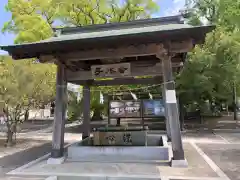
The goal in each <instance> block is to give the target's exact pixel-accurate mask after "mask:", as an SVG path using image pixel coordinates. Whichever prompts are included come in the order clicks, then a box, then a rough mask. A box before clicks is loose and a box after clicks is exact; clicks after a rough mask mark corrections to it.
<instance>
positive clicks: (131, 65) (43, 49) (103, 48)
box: [1, 16, 214, 160]
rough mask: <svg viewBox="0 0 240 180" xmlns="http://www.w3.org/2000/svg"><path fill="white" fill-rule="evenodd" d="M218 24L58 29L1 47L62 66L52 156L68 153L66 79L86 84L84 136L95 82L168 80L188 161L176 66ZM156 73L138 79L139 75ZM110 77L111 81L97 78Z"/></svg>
mask: <svg viewBox="0 0 240 180" xmlns="http://www.w3.org/2000/svg"><path fill="white" fill-rule="evenodd" d="M212 29H214V27H213V26H196V27H195V26H191V25H188V24H184V22H183V19H182V17H181V16H171V17H163V18H156V19H145V20H136V21H131V22H124V23H112V24H103V25H91V26H86V27H70V28H62V29H56V33H55V34H56V36H55V37H52V38H50V39H47V40H43V41H39V42H35V43H27V44H19V45H10V46H2V47H1V49H2V50H5V51H8V53H9V54H10V55H11V56H12V57H13V59H16V60H20V59H26V58H38V59H39V61H40V62H41V63H46V62H53V63H55V64H56V65H57V86H56V106H55V115H54V129H53V139H52V152H51V158H52V159H60V158H61V157H63V156H64V124H65V112H66V107H67V82H71V83H75V84H80V85H83V86H84V90H83V91H84V92H83V98H84V113H83V117H84V120H83V126H84V127H85V128H84V132H83V135H82V136H83V139H84V138H86V137H89V135H90V86H100V85H120V84H159V83H161V82H163V83H164V90H163V97H164V99H165V104H166V105H165V106H166V107H165V108H166V129H167V135H168V138H169V139H171V141H172V151H173V159H174V160H184V159H185V157H184V151H183V145H182V139H181V133H180V126H179V112H178V105H177V100H176V93H175V87H174V81H173V80H174V79H173V70H174V71H175V70H177V69H179V67H182V65H183V62H184V60H185V57H186V54H187V52H189V51H191V49H192V48H193V47H194V45H195V44H199V43H202V42H203V41H204V39H205V36H206V33H208V32H210V31H211V30H212ZM146 75H147V76H150V77H151V78H144V79H139V78H137V79H134V77H136V76H146ZM104 77H105V78H106V77H111V78H113V79H112V80H109V79H108V80H99V79H98V78H104Z"/></svg>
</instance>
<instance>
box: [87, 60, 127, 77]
mask: <svg viewBox="0 0 240 180" xmlns="http://www.w3.org/2000/svg"><path fill="white" fill-rule="evenodd" d="M91 71H92V76H93V78H104V77H124V76H130V74H131V65H130V63H119V64H108V65H95V66H91Z"/></svg>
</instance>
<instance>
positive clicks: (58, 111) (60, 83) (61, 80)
mask: <svg viewBox="0 0 240 180" xmlns="http://www.w3.org/2000/svg"><path fill="white" fill-rule="evenodd" d="M66 107H67V81H66V72H65V67H64V66H63V65H62V64H58V65H57V84H56V99H55V113H54V124H53V137H52V152H51V158H61V157H63V156H64V128H65V114H66Z"/></svg>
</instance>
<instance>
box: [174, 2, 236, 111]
mask: <svg viewBox="0 0 240 180" xmlns="http://www.w3.org/2000/svg"><path fill="white" fill-rule="evenodd" d="M187 6H188V8H189V7H190V8H189V9H188V11H189V12H190V14H191V16H189V17H188V20H189V21H188V22H189V23H193V25H196V24H195V23H196V22H197V21H200V20H201V19H206V20H207V23H210V24H212V23H213V24H216V30H215V31H213V32H212V33H209V34H208V36H207V38H206V40H205V44H204V45H202V46H197V47H196V48H195V49H194V51H193V52H192V53H190V54H189V56H188V61H187V64H186V66H185V68H184V69H183V71H182V73H181V74H180V75H179V76H178V82H177V84H178V89H179V93H180V94H181V96H183V97H184V101H185V104H188V103H192V102H198V104H200V105H201V104H202V102H204V101H206V100H209V101H210V102H212V103H213V104H215V105H218V106H220V104H221V103H222V102H229V101H231V99H232V89H233V88H232V87H233V84H236V86H237V87H239V84H240V82H239V80H238V79H237V77H238V76H239V73H240V71H239V64H240V62H239V60H240V59H239V57H240V56H239V55H240V52H239V49H240V39H239V35H240V34H239V27H240V26H239V22H237V21H236V19H239V18H240V8H237V7H240V2H239V1H233V0H219V1H209V0H192V1H189V2H188V4H187ZM212 103H211V104H212Z"/></svg>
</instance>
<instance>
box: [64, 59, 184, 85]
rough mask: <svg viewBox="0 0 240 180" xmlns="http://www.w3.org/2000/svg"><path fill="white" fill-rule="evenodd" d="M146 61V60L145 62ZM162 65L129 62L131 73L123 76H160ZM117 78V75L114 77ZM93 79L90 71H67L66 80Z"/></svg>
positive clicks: (174, 64)
mask: <svg viewBox="0 0 240 180" xmlns="http://www.w3.org/2000/svg"><path fill="white" fill-rule="evenodd" d="M146 63H148V62H146ZM182 66H183V63H182V62H175V63H172V67H182ZM161 69H162V65H161V63H160V62H159V63H155V64H152V63H150V64H149V63H148V64H142V63H138V61H136V62H134V63H131V73H130V75H128V76H124V77H122V78H125V77H135V76H161V75H162V70H161ZM115 78H119V77H115ZM91 79H94V78H93V76H92V72H91V71H77V72H72V71H70V70H68V71H67V80H68V81H77V80H91Z"/></svg>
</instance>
